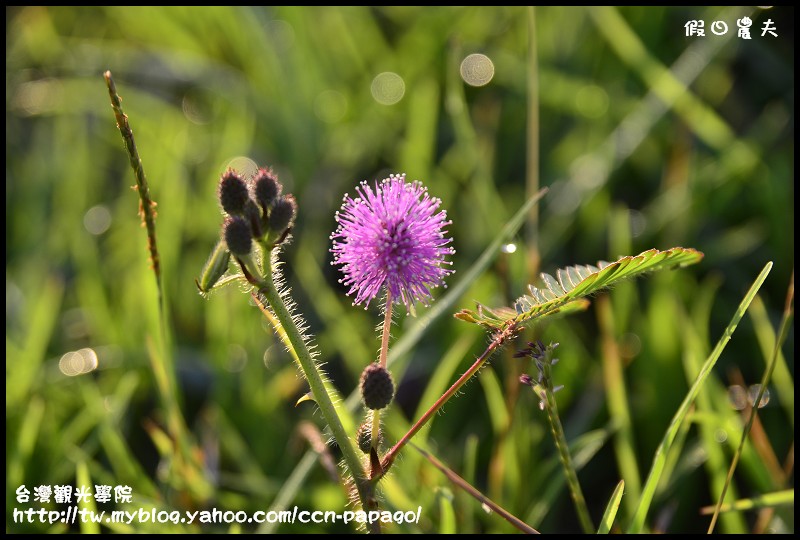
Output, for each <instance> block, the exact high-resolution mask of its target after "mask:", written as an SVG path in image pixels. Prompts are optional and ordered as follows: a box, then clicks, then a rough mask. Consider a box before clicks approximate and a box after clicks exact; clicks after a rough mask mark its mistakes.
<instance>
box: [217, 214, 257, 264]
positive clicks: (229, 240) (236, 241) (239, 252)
mask: <svg viewBox="0 0 800 540" xmlns="http://www.w3.org/2000/svg"><path fill="white" fill-rule="evenodd" d="M224 227H225V243H226V244H227V245H228V250H229V251H230V252H231V253H233V254H234V255H236V256H238V257H244V256H246V255H249V254H250V251H251V250H252V249H253V233H252V232H251V231H250V225H249V224H248V223H247V222H246V221H245V220H244V219H242V218H240V217H233V218H229V219H227V220H226V221H225V225H224Z"/></svg>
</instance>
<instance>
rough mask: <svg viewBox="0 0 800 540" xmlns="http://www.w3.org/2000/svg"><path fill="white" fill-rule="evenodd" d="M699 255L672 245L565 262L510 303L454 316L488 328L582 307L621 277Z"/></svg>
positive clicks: (677, 265) (681, 262)
mask: <svg viewBox="0 0 800 540" xmlns="http://www.w3.org/2000/svg"><path fill="white" fill-rule="evenodd" d="M702 258H703V253H701V252H699V251H697V250H695V249H691V248H681V247H675V248H672V249H668V250H666V251H658V250H657V249H651V250H649V251H645V252H644V253H640V254H639V255H636V256H635V257H622V258H621V259H619V260H618V261H616V262H613V263H609V262H606V261H600V262H598V263H597V266H593V265H576V266H568V267H567V268H562V269H560V270H558V271H557V272H556V275H555V277H554V276H551V275H549V274H541V277H542V282H543V285H542V286H539V287H534V286H533V285H529V286H528V290H529V292H530V294H526V295H524V296H521V297H520V298H518V299H517V301H516V302H514V306H513V307H500V308H494V309H489V308H488V307H486V306H482V305H480V304H478V307H477V309H476V311H471V310H468V309H465V310H462V311H460V312H458V313H456V317H457V318H459V319H461V320H463V321H467V322H471V323H475V324H480V325H483V326H485V327H487V328H492V329H501V328H504V327H505V326H506V325H508V324H523V323H527V322H530V321H533V320H536V319H539V318H541V317H544V316H549V315H554V314H556V313H561V314H565V313H567V312H572V311H577V310H580V309H585V307H586V300H584V299H583V297H585V296H588V295H591V294H594V293H596V292H598V291H600V290H601V289H605V288H607V287H611V286H612V285H615V284H616V283H619V282H620V281H622V280H625V279H628V278H632V277H637V276H640V275H642V274H644V273H646V272H652V271H654V270H663V269H665V268H670V269H671V268H681V267H684V266H688V265H690V264H695V263H697V262H699V261H700V260H701V259H702Z"/></svg>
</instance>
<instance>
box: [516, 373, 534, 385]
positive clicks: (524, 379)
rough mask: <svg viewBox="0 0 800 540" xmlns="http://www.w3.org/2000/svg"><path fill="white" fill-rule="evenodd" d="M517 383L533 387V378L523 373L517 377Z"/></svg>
mask: <svg viewBox="0 0 800 540" xmlns="http://www.w3.org/2000/svg"><path fill="white" fill-rule="evenodd" d="M519 382H520V383H522V384H524V385H526V386H533V377H531V376H530V375H528V374H527V373H523V374H522V375H520V376H519Z"/></svg>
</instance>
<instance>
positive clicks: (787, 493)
mask: <svg viewBox="0 0 800 540" xmlns="http://www.w3.org/2000/svg"><path fill="white" fill-rule="evenodd" d="M789 504H794V490H793V489H785V490H783V491H776V492H774V493H765V494H764V495H759V496H758V497H751V498H749V499H739V500H738V501H734V502H732V503H730V504H723V505H722V506H721V507H719V512H720V513H725V512H731V511H733V510H753V509H755V508H771V507H774V506H781V505H789ZM715 511H717V506H716V505H713V506H704V507H703V508H701V509H700V513H701V514H702V515H704V516H708V515H710V514H713V513H714V512H715Z"/></svg>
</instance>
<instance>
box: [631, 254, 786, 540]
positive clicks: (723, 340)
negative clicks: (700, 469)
mask: <svg viewBox="0 0 800 540" xmlns="http://www.w3.org/2000/svg"><path fill="white" fill-rule="evenodd" d="M771 269H772V263H771V262H769V263H767V264H766V266H765V267H764V269H763V270H762V271H761V273H760V274H759V275H758V277H757V278H756V280H755V282H754V283H753V285H752V286H751V287H750V290H749V291H748V292H747V294H746V295H745V297H744V299H743V300H742V302H741V304H739V307H738V309H737V310H736V312H735V313H734V314H733V318H732V319H731V321H730V323H728V326H727V328H726V329H725V331H724V332H723V334H722V337H720V339H719V341H718V342H717V345H716V346H715V347H714V350H713V351H712V352H711V354H710V355H709V356H708V358H707V359H706V361H705V363H704V364H703V367H702V369H701V370H700V373H699V374H698V375H697V378H696V379H695V382H694V384H692V386H691V388H690V389H689V392H688V393H687V394H686V397H685V398H684V399H683V402H682V403H681V405H680V407H678V410H677V411H676V413H675V415H674V416H673V418H672V421H671V422H670V424H669V426H668V427H667V431H666V432H665V433H664V437H663V439H662V440H661V443H660V444H659V446H658V448H657V449H656V453H655V455H654V456H653V464H652V466H651V468H650V474H649V475H648V476H647V480H646V482H645V485H644V488H643V490H642V497H641V499H640V500H639V504H638V506H637V508H636V512H634V516H633V520H632V521H631V524H630V526H629V527H628V532H629V533H634V534H636V533H641V532H642V531H643V530H644V526H645V519H646V517H647V512H648V511H649V510H650V505H651V503H652V501H653V494H654V493H655V491H656V487H657V486H658V483H659V480H660V478H661V474H662V472H663V471H664V466H665V463H666V459H667V454H668V452H669V449H670V446H671V445H672V442H673V441H674V440H675V436H676V434H677V433H678V430H679V429H680V426H681V424H682V423H683V421H684V420H685V419H686V414H687V413H688V412H689V408H690V407H691V405H692V403H693V402H694V399H695V397H696V396H697V394H698V392H699V391H700V388H701V387H702V386H703V383H704V382H705V380H706V378H708V376H709V374H710V373H711V370H712V369H713V368H714V365H715V364H716V363H717V360H719V357H720V355H722V351H724V350H725V346H726V345H727V344H728V342H729V341H730V339H731V336H732V335H733V332H734V331H735V330H736V327H737V325H738V324H739V321H740V320H741V319H742V317H743V316H744V314H745V312H746V311H747V308H748V306H749V305H750V303H751V302H752V301H753V298H754V297H755V295H756V293H757V292H758V290H759V289H760V288H761V285H762V284H763V283H764V280H765V279H767V275H769V272H770V270H771Z"/></svg>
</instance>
